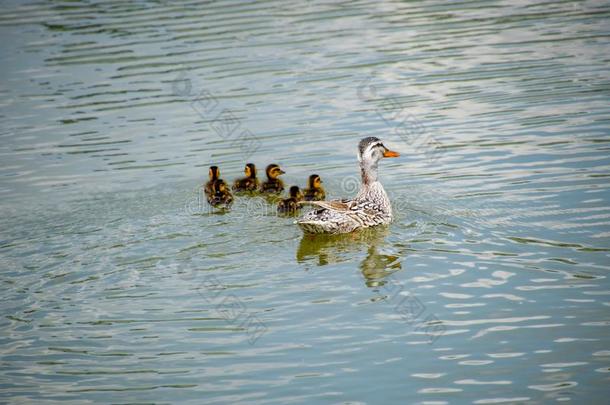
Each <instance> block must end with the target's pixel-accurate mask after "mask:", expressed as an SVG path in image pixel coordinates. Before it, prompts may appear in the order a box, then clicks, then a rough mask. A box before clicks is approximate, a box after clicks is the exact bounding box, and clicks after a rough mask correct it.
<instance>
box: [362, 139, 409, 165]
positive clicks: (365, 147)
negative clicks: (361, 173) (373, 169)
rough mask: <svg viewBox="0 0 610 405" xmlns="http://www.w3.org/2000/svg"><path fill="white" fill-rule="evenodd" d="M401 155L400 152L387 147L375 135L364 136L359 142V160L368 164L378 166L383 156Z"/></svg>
mask: <svg viewBox="0 0 610 405" xmlns="http://www.w3.org/2000/svg"><path fill="white" fill-rule="evenodd" d="M398 156H400V153H398V152H394V151H392V150H390V149H388V148H386V147H385V145H384V144H383V142H381V139H379V138H376V137H374V136H370V137H368V138H364V139H363V140H361V141H360V143H359V144H358V161H360V163H361V164H362V163H364V164H365V165H366V166H368V165H372V166H376V165H377V162H379V161H380V160H381V159H382V158H393V157H398Z"/></svg>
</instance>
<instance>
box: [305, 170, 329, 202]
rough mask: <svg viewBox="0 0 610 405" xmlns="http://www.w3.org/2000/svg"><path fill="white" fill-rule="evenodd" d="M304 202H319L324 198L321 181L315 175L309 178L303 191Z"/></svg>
mask: <svg viewBox="0 0 610 405" xmlns="http://www.w3.org/2000/svg"><path fill="white" fill-rule="evenodd" d="M303 194H304V198H305V201H320V200H323V199H325V198H326V193H325V192H324V189H323V188H322V179H321V178H320V176H318V175H317V174H312V175H311V176H309V180H308V181H307V188H306V189H305V190H304V191H303Z"/></svg>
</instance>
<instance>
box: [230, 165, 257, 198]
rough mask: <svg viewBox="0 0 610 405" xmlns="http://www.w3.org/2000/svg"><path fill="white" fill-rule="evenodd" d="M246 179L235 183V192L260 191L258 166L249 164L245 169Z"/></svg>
mask: <svg viewBox="0 0 610 405" xmlns="http://www.w3.org/2000/svg"><path fill="white" fill-rule="evenodd" d="M244 174H245V175H246V177H244V178H241V179H237V180H235V182H234V183H233V191H236V192H240V191H256V190H257V189H258V179H257V178H256V166H254V163H247V164H246V167H245V168H244Z"/></svg>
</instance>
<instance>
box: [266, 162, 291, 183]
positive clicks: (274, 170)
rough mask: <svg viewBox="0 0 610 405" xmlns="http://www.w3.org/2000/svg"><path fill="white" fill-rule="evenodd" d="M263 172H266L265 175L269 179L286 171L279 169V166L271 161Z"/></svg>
mask: <svg viewBox="0 0 610 405" xmlns="http://www.w3.org/2000/svg"><path fill="white" fill-rule="evenodd" d="M265 172H266V173H267V177H268V178H269V180H274V179H277V178H278V177H279V176H281V175H282V174H284V173H286V172H285V171H283V170H282V169H280V166H278V165H276V164H275V163H271V164H270V165H269V166H267V170H265Z"/></svg>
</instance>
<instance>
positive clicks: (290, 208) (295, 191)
mask: <svg viewBox="0 0 610 405" xmlns="http://www.w3.org/2000/svg"><path fill="white" fill-rule="evenodd" d="M289 194H290V197H289V198H286V199H283V200H282V201H280V202H279V203H278V204H277V212H279V213H283V214H289V213H295V212H297V210H298V209H299V208H301V207H299V204H297V203H298V202H299V201H301V200H302V199H303V194H302V193H301V190H300V189H299V186H292V187H290V190H289Z"/></svg>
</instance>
